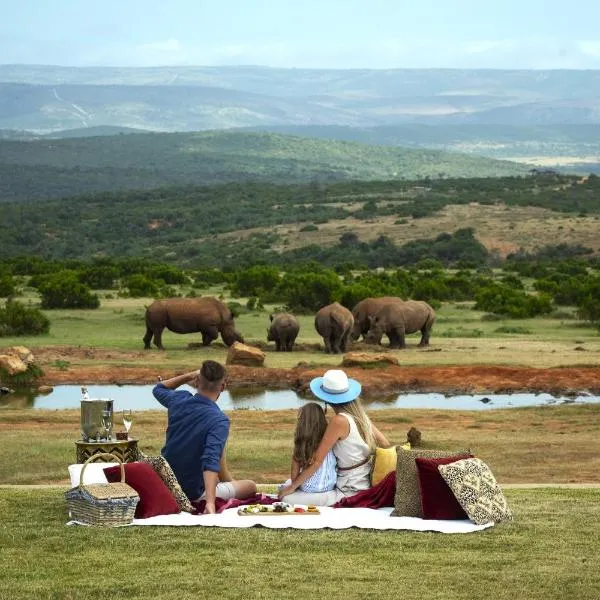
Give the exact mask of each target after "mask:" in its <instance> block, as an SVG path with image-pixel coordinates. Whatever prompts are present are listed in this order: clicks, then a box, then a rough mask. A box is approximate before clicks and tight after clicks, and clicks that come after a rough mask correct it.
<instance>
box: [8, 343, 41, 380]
mask: <svg viewBox="0 0 600 600" xmlns="http://www.w3.org/2000/svg"><path fill="white" fill-rule="evenodd" d="M34 360H35V359H34V356H33V354H32V353H31V350H29V348H25V346H10V347H8V348H3V349H2V354H0V370H3V371H5V372H6V374H7V375H8V376H9V377H13V376H14V375H20V374H21V373H25V371H27V369H28V368H29V366H31V365H33V362H34Z"/></svg>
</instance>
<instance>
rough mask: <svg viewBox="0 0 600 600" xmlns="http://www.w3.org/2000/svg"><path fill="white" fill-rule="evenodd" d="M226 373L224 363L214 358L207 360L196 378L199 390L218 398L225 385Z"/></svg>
mask: <svg viewBox="0 0 600 600" xmlns="http://www.w3.org/2000/svg"><path fill="white" fill-rule="evenodd" d="M225 375H226V373H225V367H224V366H223V365H222V364H220V363H218V362H216V361H214V360H205V361H204V362H203V363H202V367H200V371H199V373H198V377H197V378H196V379H197V388H198V390H199V391H200V392H201V393H202V394H204V395H206V396H209V397H211V398H214V399H215V400H216V399H217V398H218V397H219V394H220V393H221V392H222V391H223V389H224V387H225Z"/></svg>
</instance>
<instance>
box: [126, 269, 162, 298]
mask: <svg viewBox="0 0 600 600" xmlns="http://www.w3.org/2000/svg"><path fill="white" fill-rule="evenodd" d="M124 284H125V286H126V287H127V295H128V296H130V297H131V298H155V297H156V296H159V295H160V286H159V285H158V283H157V282H156V281H153V280H152V279H148V277H146V276H145V275H139V274H138V275H131V276H130V277H127V278H126V279H125V281H124Z"/></svg>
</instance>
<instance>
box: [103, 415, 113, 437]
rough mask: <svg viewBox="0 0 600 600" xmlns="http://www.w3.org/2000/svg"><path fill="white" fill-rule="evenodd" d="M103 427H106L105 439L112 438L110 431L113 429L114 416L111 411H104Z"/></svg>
mask: <svg viewBox="0 0 600 600" xmlns="http://www.w3.org/2000/svg"><path fill="white" fill-rule="evenodd" d="M102 428H103V429H104V439H105V440H107V441H108V440H110V431H111V429H112V418H111V414H110V412H109V411H104V412H103V413H102Z"/></svg>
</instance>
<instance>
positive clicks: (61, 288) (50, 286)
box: [38, 271, 100, 308]
mask: <svg viewBox="0 0 600 600" xmlns="http://www.w3.org/2000/svg"><path fill="white" fill-rule="evenodd" d="M38 289H39V292H40V294H41V296H42V308H98V307H99V306H100V299H99V298H98V295H97V294H92V292H91V290H90V288H89V287H88V286H87V285H85V284H84V283H81V282H80V281H79V280H78V279H77V276H76V274H74V273H72V272H68V271H62V272H58V273H54V274H52V275H48V276H47V277H45V278H44V280H43V281H42V282H41V283H40V286H39V288H38Z"/></svg>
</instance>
